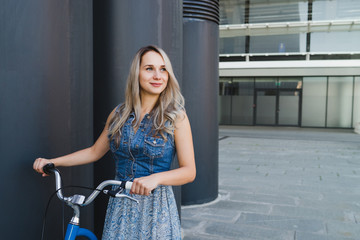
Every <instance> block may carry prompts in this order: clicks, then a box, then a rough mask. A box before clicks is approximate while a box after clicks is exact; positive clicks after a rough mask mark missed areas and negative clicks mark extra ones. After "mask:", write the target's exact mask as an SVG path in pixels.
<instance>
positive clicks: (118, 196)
mask: <svg viewBox="0 0 360 240" xmlns="http://www.w3.org/2000/svg"><path fill="white" fill-rule="evenodd" d="M115 197H117V198H127V199H130V200H132V201H134V202H136V203H137V204H139V200H137V199H135V198H133V197H130V196H128V195H126V194H123V193H117V194H116V195H115Z"/></svg>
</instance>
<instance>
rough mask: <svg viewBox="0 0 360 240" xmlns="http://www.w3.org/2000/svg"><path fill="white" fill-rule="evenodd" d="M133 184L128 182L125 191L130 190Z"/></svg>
mask: <svg viewBox="0 0 360 240" xmlns="http://www.w3.org/2000/svg"><path fill="white" fill-rule="evenodd" d="M132 184H133V183H132V182H126V183H125V189H127V190H130V189H131V186H132Z"/></svg>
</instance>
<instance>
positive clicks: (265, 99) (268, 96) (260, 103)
mask: <svg viewBox="0 0 360 240" xmlns="http://www.w3.org/2000/svg"><path fill="white" fill-rule="evenodd" d="M276 96H277V90H257V91H256V124H259V125H275V123H276Z"/></svg>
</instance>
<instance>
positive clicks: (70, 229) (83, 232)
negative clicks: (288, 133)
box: [65, 223, 97, 240]
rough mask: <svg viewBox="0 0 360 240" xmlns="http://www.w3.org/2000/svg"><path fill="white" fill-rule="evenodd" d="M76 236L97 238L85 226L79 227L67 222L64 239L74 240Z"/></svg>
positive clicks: (91, 239)
mask: <svg viewBox="0 0 360 240" xmlns="http://www.w3.org/2000/svg"><path fill="white" fill-rule="evenodd" d="M76 237H86V238H88V239H89V240H97V237H96V236H95V234H93V233H92V232H91V231H90V230H88V229H86V228H81V227H79V226H77V225H75V224H72V223H69V224H68V226H67V229H66V235H65V239H66V240H75V239H76Z"/></svg>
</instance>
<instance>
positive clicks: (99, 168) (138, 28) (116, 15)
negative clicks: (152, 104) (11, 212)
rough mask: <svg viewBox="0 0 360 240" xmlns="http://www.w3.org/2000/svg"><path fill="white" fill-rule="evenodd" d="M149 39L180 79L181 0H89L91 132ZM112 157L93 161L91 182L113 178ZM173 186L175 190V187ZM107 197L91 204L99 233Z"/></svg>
mask: <svg viewBox="0 0 360 240" xmlns="http://www.w3.org/2000/svg"><path fill="white" fill-rule="evenodd" d="M149 44H154V45H157V46H159V47H161V48H163V49H164V50H165V51H166V52H167V54H168V55H169V58H170V60H171V61H172V64H173V67H174V71H175V75H176V76H177V78H178V79H179V80H180V81H181V79H182V75H181V73H182V1H180V0H173V1H169V0H137V1H134V0H122V1H119V0H108V1H94V123H95V126H94V130H95V132H94V134H95V135H94V136H95V138H97V137H98V136H99V134H100V133H101V131H102V130H103V128H104V125H105V122H106V119H107V117H108V115H109V114H110V112H111V111H112V109H113V108H114V107H116V105H117V104H119V103H121V102H123V101H124V95H125V85H126V79H127V76H128V73H129V68H130V63H131V60H132V58H133V57H134V55H135V53H136V51H137V50H138V49H139V48H140V47H143V46H146V45H149ZM114 174H115V171H114V163H113V160H112V158H111V156H109V155H107V156H105V157H104V158H103V159H102V160H100V161H99V162H98V163H96V165H95V183H99V182H101V181H103V180H105V179H113V178H114ZM178 192H180V191H179V190H178ZM106 206H107V199H105V198H103V199H100V201H97V203H96V206H95V209H96V210H95V220H96V222H95V225H96V227H97V229H96V232H97V233H99V234H100V233H101V232H102V228H103V223H104V216H105V210H106Z"/></svg>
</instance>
